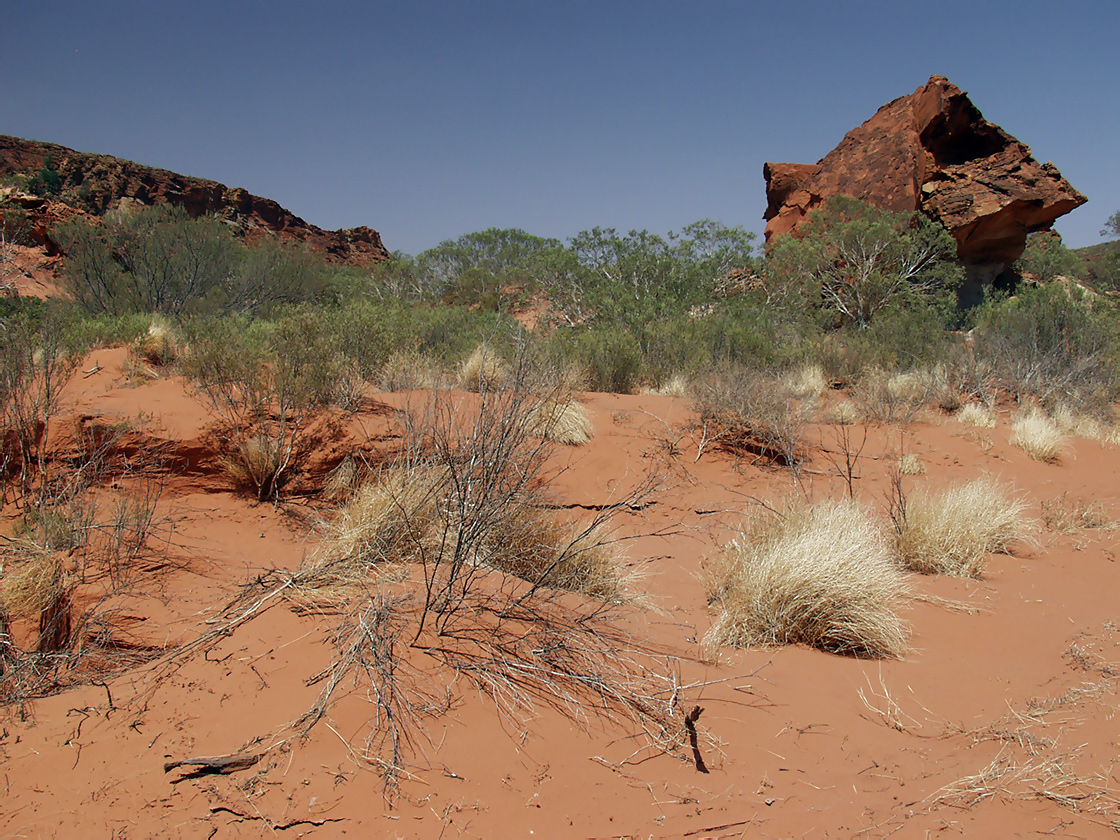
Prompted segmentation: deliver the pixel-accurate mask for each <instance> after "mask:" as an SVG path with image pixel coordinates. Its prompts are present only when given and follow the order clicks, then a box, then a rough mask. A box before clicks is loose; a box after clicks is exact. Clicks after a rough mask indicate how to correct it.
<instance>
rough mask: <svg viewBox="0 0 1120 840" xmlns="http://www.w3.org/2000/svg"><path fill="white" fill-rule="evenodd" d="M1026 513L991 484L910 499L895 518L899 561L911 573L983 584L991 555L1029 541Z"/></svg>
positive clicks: (977, 482) (985, 482) (970, 484)
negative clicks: (948, 577)
mask: <svg viewBox="0 0 1120 840" xmlns="http://www.w3.org/2000/svg"><path fill="white" fill-rule="evenodd" d="M1025 510H1026V505H1025V504H1024V503H1023V502H1022V501H1021V500H1019V499H1016V498H1015V497H1014V496H1013V495H1012V494H1011V493H1010V492H1009V491H1008V490H1007V488H1005V487H1003V486H1001V485H999V484H998V483H996V482H995V481H994V480H993V479H991V478H979V479H976V480H974V481H970V482H968V483H967V484H962V485H959V486H956V487H951V488H949V489H947V490H944V491H942V492H940V493H930V492H927V491H918V492H915V493H912V494H909V496H908V497H906V498H905V500H904V502H903V505H902V507H901V509H900V510H899V511H898V512H897V515H896V516H895V517H894V520H895V537H894V550H895V557H896V558H897V560H898V562H899V564H900V565H901V566H902V567H903V568H905V569H908V570H910V571H914V572H921V573H922V574H941V575H953V576H956V577H970V578H979V577H981V575H982V574H983V571H984V564H985V562H986V560H987V555H989V554H991V553H993V552H1007V551H1008V550H1009V549H1010V548H1011V547H1012V546H1013V545H1014V544H1015V543H1016V542H1022V541H1024V540H1027V539H1028V538H1029V537H1030V535H1031V533H1032V531H1033V525H1032V523H1031V522H1029V521H1028V520H1027V518H1026V517H1025V516H1024V515H1023V514H1024V511H1025Z"/></svg>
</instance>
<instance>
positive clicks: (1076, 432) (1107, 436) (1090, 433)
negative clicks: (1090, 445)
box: [1052, 405, 1120, 443]
mask: <svg viewBox="0 0 1120 840" xmlns="http://www.w3.org/2000/svg"><path fill="white" fill-rule="evenodd" d="M1052 419H1053V421H1054V425H1055V426H1057V427H1058V428H1059V429H1060V430H1061V431H1062V432H1064V433H1065V434H1067V435H1070V436H1071V437H1079V438H1085V439H1086V440H1095V441H1099V442H1100V443H1116V442H1117V441H1118V440H1120V429H1118V428H1117V426H1116V425H1115V424H1114V423H1113V422H1111V420H1112V418H1108V419H1109V421H1110V422H1103V421H1102V420H1100V419H1099V418H1097V417H1091V416H1089V415H1087V414H1079V413H1078V412H1076V411H1074V410H1073V409H1071V408H1069V407H1068V406H1065V405H1061V406H1058V409H1057V410H1056V411H1055V412H1054V414H1053V417H1052Z"/></svg>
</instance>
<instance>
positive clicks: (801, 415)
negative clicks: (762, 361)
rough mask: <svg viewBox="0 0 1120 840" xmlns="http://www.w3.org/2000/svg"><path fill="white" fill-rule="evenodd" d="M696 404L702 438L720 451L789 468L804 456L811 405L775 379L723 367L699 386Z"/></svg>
mask: <svg viewBox="0 0 1120 840" xmlns="http://www.w3.org/2000/svg"><path fill="white" fill-rule="evenodd" d="M696 403H697V407H698V410H699V414H700V422H701V423H702V424H703V425H704V427H705V435H706V438H707V439H708V440H712V441H714V442H715V443H716V445H718V446H720V447H722V448H723V449H726V450H728V451H730V452H734V453H737V454H743V455H751V456H753V457H757V458H764V459H766V460H769V461H771V462H773V463H776V464H781V465H783V466H790V467H796V466H798V465H800V464H801V463H802V462H803V461H804V460H805V458H806V457H807V454H808V453H807V449H806V446H805V443H804V440H803V437H802V435H803V430H804V427H805V423H806V422H807V421H808V419H809V415H810V414H811V409H812V406H811V405H809V404H807V403H806V402H804V401H802V400H798V399H796V398H794V397H793V396H792V395H791V394H790V393H789V392H788V391H787V390H786V389H785V388H784V387H783V386H782V382H781V379H780V378H779V377H777V376H775V375H773V374H768V373H763V372H759V371H755V370H751V369H749V368H746V367H743V366H737V365H736V366H726V367H724V368H722V369H720V370H719V371H718V372H717V373H716V374H714V375H712V376H710V377H708V378H707V379H705V380H702V381H701V382H699V383H697V385H696Z"/></svg>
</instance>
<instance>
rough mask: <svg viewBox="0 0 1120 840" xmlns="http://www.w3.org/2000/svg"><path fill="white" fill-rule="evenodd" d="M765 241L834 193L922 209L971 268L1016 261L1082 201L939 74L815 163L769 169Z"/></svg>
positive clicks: (1053, 170) (788, 228) (896, 207)
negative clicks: (1036, 236)
mask: <svg viewBox="0 0 1120 840" xmlns="http://www.w3.org/2000/svg"><path fill="white" fill-rule="evenodd" d="M763 175H764V176H765V178H766V198H767V209H766V215H765V216H764V218H766V219H767V220H768V224H767V225H766V239H767V241H769V240H770V239H771V238H772V237H774V236H780V235H782V234H784V233H789V232H790V231H793V230H795V229H796V228H797V226H798V225H799V224H800V223H801V222H802V221H803V220H804V219H805V217H806V215H807V214H808V213H809V212H810V211H811V210H813V209H815V208H816V207H819V206H820V205H821V204H823V203H824V202H825V201H826V200H827V199H828V198H830V197H831V196H834V195H849V196H853V197H855V198H859V199H862V200H864V201H867V202H869V203H871V204H874V205H876V206H879V207H883V208H886V209H890V210H896V211H902V210H905V211H914V210H922V211H924V212H925V213H928V214H929V215H930V216H932V217H933V218H935V219H938V220H940V221H941V223H942V224H944V225H945V227H946V228H948V229H949V231H950V232H952V234H953V236H954V237H955V238H956V240H957V254H958V256H959V257H960V258H961V260H963V261H964V262H965V263H968V264H972V265H976V266H1004V265H1007V264H1008V263H1011V262H1012V261H1014V260H1015V259H1017V258H1018V257H1019V256H1020V255H1021V254H1022V253H1023V248H1024V246H1025V244H1026V237H1027V234H1028V233H1032V232H1034V231H1038V230H1046V229H1048V228H1049V227H1050V225H1051V224H1053V222H1054V220H1055V219H1057V218H1058V217H1059V216H1062V215H1064V214H1066V213H1068V212H1069V211H1070V210H1073V209H1074V208H1076V207H1079V206H1080V205H1082V204H1084V203H1085V201H1086V198H1085V196H1083V195H1082V194H1081V193H1079V192H1078V191H1077V190H1075V189H1074V188H1073V187H1072V186H1070V184H1069V182H1068V181H1066V180H1065V178H1063V177H1062V175H1061V173H1060V172H1059V171H1058V170H1057V168H1056V167H1055V166H1054V165H1053V164H1051V163H1045V164H1039V163H1038V162H1037V161H1035V159H1034V158H1032V157H1031V150H1030V149H1029V148H1028V147H1027V146H1025V145H1023V144H1022V143H1020V142H1019V141H1018V140H1016V139H1015V138H1014V137H1012V136H1011V135H1010V134H1008V133H1007V132H1005V131H1004V130H1003V129H1001V128H1000V127H999V126H997V125H993V124H992V123H990V122H988V121H987V120H985V119H984V117H983V116H982V115H981V114H980V111H979V110H977V108H976V106H975V105H973V104H972V102H970V101H969V99H968V96H967V95H966V94H965V93H964V92H962V91H961V90H960V89H959V88H958V87H956V85H953V84H952V83H951V82H949V80H948V79H946V78H945V77H943V76H931V77H930V79H929V81H928V82H927V83H926V84H925V85H924V86H923V87H920V88H918V89H917V90H916V91H914V93H912V94H910V95H909V96H903V97H900V98H898V99H896V100H894V101H893V102H889V103H887V104H886V105H884V106H883V107H882V108H880V109H879V110H878V112H877V113H876V114H875V116H873V117H872V118H871V119H869V120H868V121H867V122H865V123H864V124H863V125H861V126H859V127H858V128H854V129H852V130H851V131H849V132H848V133H847V135H845V137H844V139H843V140H842V141H841V142H840V145H839V146H837V147H836V148H835V149H833V150H832V151H831V152H829V153H828V154H827V155H826V156H825V157H824V158H823V159H822V160H821V161H820V162H819V163H817V164H816V166H806V165H802V164H790V163H767V164H766V166H765V167H764V169H763Z"/></svg>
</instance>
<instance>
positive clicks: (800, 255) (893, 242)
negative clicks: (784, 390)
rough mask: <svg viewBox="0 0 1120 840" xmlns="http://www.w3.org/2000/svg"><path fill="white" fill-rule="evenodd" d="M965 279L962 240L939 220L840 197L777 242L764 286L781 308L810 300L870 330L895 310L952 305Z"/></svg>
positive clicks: (829, 316) (838, 318)
mask: <svg viewBox="0 0 1120 840" xmlns="http://www.w3.org/2000/svg"><path fill="white" fill-rule="evenodd" d="M962 276H963V275H962V271H961V269H960V266H959V265H958V264H957V262H956V242H955V241H954V240H953V238H952V236H950V235H949V232H948V231H946V230H945V228H943V227H942V226H941V225H939V224H938V223H936V222H934V221H933V220H932V219H929V218H928V217H926V216H924V215H922V214H921V213H894V212H891V211H889V210H881V209H879V208H877V207H872V206H871V205H869V204H865V203H864V202H862V201H858V200H857V199H854V198H849V197H847V196H836V197H834V198H832V199H830V200H829V201H828V202H827V203H826V204H825V205H824V206H823V207H821V208H820V209H818V210H816V211H814V212H813V213H812V214H811V215H810V217H809V220H808V222H807V223H806V224H805V225H804V226H802V228H801V229H800V231H799V235H798V236H784V237H781V238H780V239H779V240H778V241H777V242H775V243H774V245H773V247H772V248H771V251H770V254H769V256H768V258H767V262H766V270H765V272H764V283H763V288H764V293H765V295H766V300H767V302H768V303H769V304H771V305H774V306H775V307H777V308H778V309H779V310H783V309H784V310H789V309H796V308H798V307H799V306H804V304H805V302H809V303H810V304H811V305H819V306H820V307H821V309H822V311H823V314H825V315H826V316H827V318H826V323H827V320H828V319H835V322H834V323H835V324H836V325H839V326H843V325H854V326H856V327H858V328H860V329H865V328H867V327H869V326H870V325H871V323H872V322H873V320H874V319H875V317H876V316H877V315H879V314H880V313H881V312H883V311H885V310H887V309H888V308H890V307H896V306H899V305H900V304H907V305H910V306H916V305H920V304H924V303H929V302H940V301H944V300H946V299H947V298H948V297H949V296H950V294H951V292H952V291H953V290H954V289H955V288H956V286H957V285H959V283H960V281H961V278H962ZM818 301H819V304H818Z"/></svg>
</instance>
